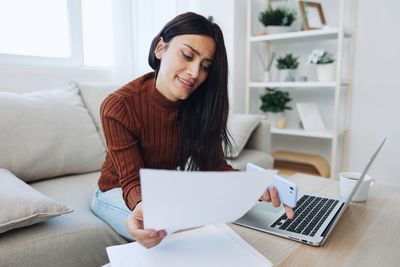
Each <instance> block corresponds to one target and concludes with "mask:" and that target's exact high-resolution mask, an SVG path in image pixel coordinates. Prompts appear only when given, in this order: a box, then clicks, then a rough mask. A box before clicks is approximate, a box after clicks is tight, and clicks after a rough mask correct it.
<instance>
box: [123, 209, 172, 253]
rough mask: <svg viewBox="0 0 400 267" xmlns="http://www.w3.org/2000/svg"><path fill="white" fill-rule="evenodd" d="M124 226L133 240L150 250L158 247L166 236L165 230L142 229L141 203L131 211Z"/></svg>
mask: <svg viewBox="0 0 400 267" xmlns="http://www.w3.org/2000/svg"><path fill="white" fill-rule="evenodd" d="M125 225H126V228H127V229H128V233H129V234H130V235H131V236H132V237H133V239H135V240H136V241H137V242H138V243H139V244H140V245H142V246H143V247H145V248H152V247H154V246H156V245H158V244H159V243H160V242H161V241H162V240H163V238H164V237H165V236H166V235H167V232H166V231H165V230H160V231H155V230H144V229H143V210H142V202H140V203H139V204H137V205H136V207H135V208H134V209H133V211H132V213H131V214H130V215H129V216H128V218H127V219H126V222H125Z"/></svg>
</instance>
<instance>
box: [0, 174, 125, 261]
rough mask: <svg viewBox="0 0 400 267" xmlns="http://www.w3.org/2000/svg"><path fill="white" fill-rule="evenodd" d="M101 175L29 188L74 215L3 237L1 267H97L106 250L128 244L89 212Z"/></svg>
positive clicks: (68, 177)
mask: <svg viewBox="0 0 400 267" xmlns="http://www.w3.org/2000/svg"><path fill="white" fill-rule="evenodd" d="M99 176H100V173H99V172H94V173H87V174H80V175H71V176H65V177H60V178H57V179H48V180H41V181H38V182H34V183H31V184H30V185H31V186H32V187H33V188H35V189H36V190H38V191H40V192H42V193H43V194H45V195H46V196H49V197H51V198H53V199H55V200H57V201H59V202H61V203H65V204H66V205H68V206H69V207H71V208H73V209H74V212H72V213H69V214H65V215H63V216H59V217H56V218H53V219H51V220H48V221H46V222H43V223H40V224H36V225H32V226H30V227H24V228H19V229H16V230H12V231H8V232H6V233H3V234H1V235H0V266H68V267H81V266H85V267H92V266H93V267H98V266H102V265H104V264H105V263H107V262H108V258H107V252H106V247H108V246H113V245H118V244H124V243H127V241H126V240H125V239H124V238H123V237H121V236H119V235H118V234H117V233H116V232H114V231H113V230H112V229H111V228H110V227H109V226H108V225H107V224H105V223H104V222H103V221H102V220H100V219H99V218H97V217H96V216H95V215H94V214H93V213H92V212H91V211H90V201H91V197H92V195H93V193H94V191H95V189H96V188H97V180H98V179H99Z"/></svg>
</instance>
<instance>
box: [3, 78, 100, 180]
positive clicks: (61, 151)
mask: <svg viewBox="0 0 400 267" xmlns="http://www.w3.org/2000/svg"><path fill="white" fill-rule="evenodd" d="M0 114H1V116H0V129H1V131H0V168H5V169H8V170H10V171H12V172H13V173H14V174H15V175H16V176H18V177H19V178H21V179H22V180H24V181H27V182H31V181H36V180H39V179H43V178H50V177H55V176H60V175H64V174H71V173H84V172H91V171H95V170H99V169H100V166H101V163H102V162H103V161H104V157H105V147H104V144H103V142H102V141H101V137H100V135H99V133H98V131H97V129H96V126H95V124H94V123H93V119H92V117H91V116H90V115H89V112H88V110H87V109H86V108H85V106H84V104H83V102H82V99H81V97H80V95H79V90H78V88H77V87H76V85H75V84H70V85H69V86H67V87H65V88H58V89H52V90H46V91H36V92H32V93H27V94H15V93H8V92H0Z"/></svg>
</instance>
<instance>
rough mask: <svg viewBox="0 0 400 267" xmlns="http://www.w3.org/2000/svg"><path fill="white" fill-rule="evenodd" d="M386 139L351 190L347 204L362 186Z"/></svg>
mask: <svg viewBox="0 0 400 267" xmlns="http://www.w3.org/2000/svg"><path fill="white" fill-rule="evenodd" d="M385 141H386V137H385V138H384V139H383V141H382V142H381V144H380V145H379V147H378V149H377V150H376V151H375V153H374V154H373V155H372V157H371V159H370V160H369V162H368V164H367V166H366V167H365V168H364V171H363V172H362V174H361V176H360V178H359V179H358V182H357V183H356V185H355V186H354V187H353V190H352V191H351V194H350V195H349V196H348V197H347V199H346V206H347V205H348V204H349V203H350V201H351V199H352V198H353V196H354V194H355V193H356V192H357V190H358V188H359V187H360V185H361V183H362V181H363V180H364V177H365V175H366V174H367V172H368V170H369V168H370V167H371V165H372V163H373V162H374V160H375V158H376V156H377V155H378V153H379V151H380V150H381V148H382V146H383V144H384V143H385Z"/></svg>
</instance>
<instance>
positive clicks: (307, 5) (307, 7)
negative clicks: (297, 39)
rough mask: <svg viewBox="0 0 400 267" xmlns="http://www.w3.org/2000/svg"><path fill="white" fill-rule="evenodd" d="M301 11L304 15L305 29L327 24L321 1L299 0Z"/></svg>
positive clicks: (319, 27) (317, 27)
mask: <svg viewBox="0 0 400 267" xmlns="http://www.w3.org/2000/svg"><path fill="white" fill-rule="evenodd" d="M299 6H300V13H301V16H302V17H303V22H304V23H303V30H313V29H321V28H322V27H324V26H326V20H325V15H324V11H323V10H322V5H321V3H316V2H308V1H299Z"/></svg>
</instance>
